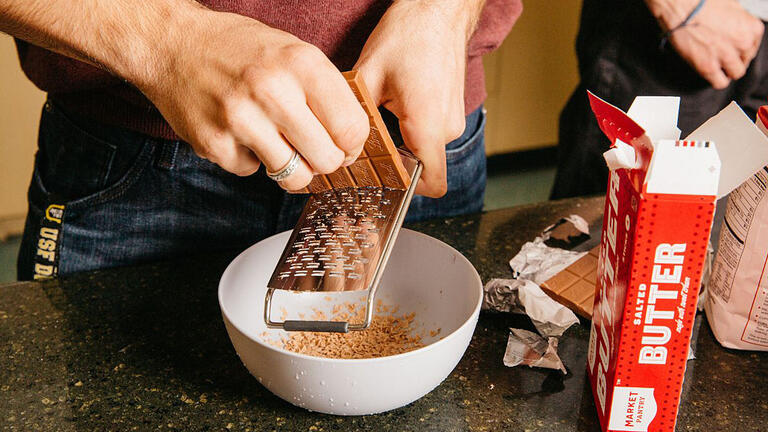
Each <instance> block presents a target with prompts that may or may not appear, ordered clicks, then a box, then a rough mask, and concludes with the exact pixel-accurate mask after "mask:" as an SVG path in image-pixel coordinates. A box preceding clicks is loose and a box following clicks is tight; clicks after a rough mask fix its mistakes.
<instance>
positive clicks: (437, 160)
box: [395, 113, 448, 198]
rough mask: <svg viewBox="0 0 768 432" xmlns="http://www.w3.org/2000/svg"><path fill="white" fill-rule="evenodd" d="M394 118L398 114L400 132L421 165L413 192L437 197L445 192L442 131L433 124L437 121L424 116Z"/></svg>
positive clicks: (446, 189)
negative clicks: (417, 182)
mask: <svg viewBox="0 0 768 432" xmlns="http://www.w3.org/2000/svg"><path fill="white" fill-rule="evenodd" d="M395 114H396V115H397V114H398V113H395ZM398 117H400V132H401V133H402V135H403V141H404V142H405V146H406V147H408V149H410V150H411V151H412V152H413V154H414V155H416V157H417V158H419V159H420V160H421V163H422V164H424V169H423V171H422V172H421V179H420V181H419V185H418V186H417V187H416V193H418V194H420V195H425V196H428V197H431V198H440V197H441V196H443V195H445V193H446V192H447V191H448V180H447V176H446V171H447V168H446V161H445V140H444V138H443V133H442V131H441V130H440V129H439V128H438V127H435V125H439V124H440V123H439V121H438V119H434V120H430V117H429V116H427V115H421V116H419V117H410V116H407V115H404V116H398Z"/></svg>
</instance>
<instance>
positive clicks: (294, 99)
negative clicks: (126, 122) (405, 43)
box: [0, 0, 369, 190]
mask: <svg viewBox="0 0 768 432" xmlns="http://www.w3.org/2000/svg"><path fill="white" fill-rule="evenodd" d="M0 30H2V31H5V32H8V33H10V34H12V35H14V36H17V37H20V38H22V39H25V40H27V41H29V42H31V43H34V44H37V45H40V46H43V47H45V48H48V49H51V50H54V51H57V52H59V53H62V54H65V55H68V56H71V57H74V58H77V59H79V60H82V61H86V62H89V63H91V64H95V65H98V66H101V67H104V68H106V69H108V70H110V71H112V72H113V73H114V74H115V75H118V76H120V77H122V78H124V79H126V80H127V81H129V82H130V83H131V84H134V85H135V86H136V87H138V88H139V90H141V91H142V92H143V93H144V94H145V95H146V96H147V97H148V98H149V99H150V100H151V101H152V102H153V103H154V104H155V106H157V108H158V109H159V110H160V112H161V113H162V114H163V116H164V117H165V119H166V120H167V121H168V122H169V123H170V124H171V126H172V127H173V129H174V130H175V131H176V133H177V134H178V135H179V136H181V137H182V138H183V139H184V140H186V141H188V142H189V143H190V144H191V145H192V147H193V148H194V149H195V151H196V152H197V153H198V154H199V155H201V156H203V157H205V158H208V159H210V160H212V161H213V162H215V163H217V164H219V165H220V166H221V167H222V168H224V169H226V170H227V171H230V172H233V173H235V174H239V175H248V174H252V173H253V172H255V171H256V170H257V169H258V168H259V165H260V163H262V162H263V163H264V164H265V165H266V166H267V169H268V170H270V171H278V170H280V169H281V168H282V167H283V166H285V164H286V163H287V162H288V161H289V160H290V159H291V156H292V154H293V150H294V149H296V150H297V151H298V152H299V153H300V154H301V156H302V158H301V163H300V164H299V167H298V168H297V169H296V171H294V173H293V174H292V175H290V176H289V177H287V178H286V179H285V180H283V181H282V182H281V186H282V187H283V188H285V189H288V190H296V189H301V188H303V187H304V186H306V185H307V184H309V182H310V181H311V179H312V175H313V173H330V172H333V171H335V170H336V169H337V168H338V167H339V166H341V165H342V164H343V163H352V162H354V160H355V159H356V158H357V155H358V154H359V153H360V152H361V151H362V147H363V144H364V142H365V139H366V138H367V137H368V133H369V123H368V117H367V116H366V114H365V112H364V111H363V109H362V107H361V106H360V104H359V103H358V102H357V99H356V98H355V96H354V94H353V93H352V90H351V89H350V88H349V86H348V85H347V83H346V81H345V79H344V77H343V76H342V75H341V73H340V72H339V71H338V70H337V69H336V68H335V67H334V66H333V64H332V63H331V62H330V60H328V58H326V57H325V55H324V54H323V53H322V52H321V51H320V50H319V49H317V48H316V47H314V46H312V45H309V44H307V43H305V42H302V41H301V40H299V39H298V38H296V37H294V36H292V35H290V34H288V33H286V32H283V31H280V30H276V29H273V28H271V27H268V26H266V25H264V24H262V23H260V22H258V21H256V20H253V19H250V18H247V17H244V16H241V15H236V14H230V13H224V12H216V11H212V10H209V9H206V8H204V7H202V6H200V5H199V4H198V3H196V2H195V1H193V0H156V1H152V2H138V3H137V2H132V1H129V0H79V1H77V2H74V3H73V2H71V1H68V0H0Z"/></svg>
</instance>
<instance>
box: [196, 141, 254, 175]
mask: <svg viewBox="0 0 768 432" xmlns="http://www.w3.org/2000/svg"><path fill="white" fill-rule="evenodd" d="M194 147H196V148H198V147H199V146H194ZM205 148H206V150H205V151H203V152H199V151H198V150H197V149H196V150H195V152H196V153H198V155H199V156H200V157H203V158H205V159H208V160H210V161H211V162H213V163H215V164H216V165H218V166H220V167H221V168H222V169H224V170H226V171H228V172H231V173H232V174H235V175H238V176H249V175H251V174H253V173H255V172H256V171H258V169H259V166H260V165H261V161H260V160H259V158H258V157H257V156H256V155H255V154H254V153H253V152H252V151H251V150H250V149H249V148H247V147H244V146H242V145H239V144H237V143H235V140H234V139H232V138H231V137H226V138H218V139H213V140H210V141H209V143H208V144H207V145H206V146H205Z"/></svg>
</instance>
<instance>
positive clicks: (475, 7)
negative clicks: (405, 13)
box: [392, 0, 485, 40]
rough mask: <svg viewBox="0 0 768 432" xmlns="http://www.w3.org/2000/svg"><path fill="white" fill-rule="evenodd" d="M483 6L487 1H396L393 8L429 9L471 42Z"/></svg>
mask: <svg viewBox="0 0 768 432" xmlns="http://www.w3.org/2000/svg"><path fill="white" fill-rule="evenodd" d="M483 5H485V0H395V2H394V3H393V5H392V6H393V7H418V8H429V9H430V10H431V12H433V13H435V14H436V15H437V16H440V17H442V18H443V19H445V20H446V21H447V24H448V25H450V26H451V27H452V28H455V29H456V30H457V31H459V32H463V33H464V34H465V36H466V40H469V38H470V37H471V36H472V33H474V32H475V29H476V28H477V22H478V21H479V20H480V13H481V12H482V11H483Z"/></svg>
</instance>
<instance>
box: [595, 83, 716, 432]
mask: <svg viewBox="0 0 768 432" xmlns="http://www.w3.org/2000/svg"><path fill="white" fill-rule="evenodd" d="M589 98H590V104H591V106H592V110H593V111H594V113H595V116H596V117H597V120H598V122H599V123H600V128H601V129H602V130H603V132H604V133H605V134H606V135H607V136H608V138H609V139H610V140H611V142H612V143H613V145H612V149H611V150H609V151H608V152H606V154H605V158H606V162H607V163H608V165H609V168H610V169H611V172H610V180H609V185H608V191H607V195H606V200H605V214H604V222H603V231H602V239H601V247H600V257H599V263H598V278H597V293H596V295H595V305H594V311H593V316H592V328H591V335H590V340H589V353H588V357H587V359H588V360H587V362H588V364H587V367H588V372H589V376H590V381H591V384H592V391H593V394H594V398H595V405H596V406H597V411H598V415H599V417H600V424H601V425H602V429H603V430H604V431H673V430H674V428H675V419H676V416H677V409H678V403H679V400H680V390H681V386H682V382H683V374H684V372H685V366H686V359H687V357H688V349H689V343H690V337H691V329H692V327H693V319H694V316H695V314H696V302H697V298H698V292H699V286H700V280H701V273H702V268H703V264H704V258H705V255H706V249H707V241H708V240H709V235H710V228H711V225H712V217H713V215H714V211H715V202H716V196H717V192H718V180H719V175H720V159H719V157H718V154H717V150H716V149H715V144H714V143H711V142H707V141H680V140H678V137H679V130H677V128H676V123H677V104H678V103H679V99H677V98H638V99H636V101H635V104H633V106H632V108H631V109H630V110H629V114H626V113H624V112H623V111H621V110H620V109H618V108H616V107H614V106H612V105H610V104H608V103H607V102H605V101H603V100H601V99H599V98H597V97H596V96H594V95H592V94H590V95H589ZM640 125H643V126H642V127H641V126H640ZM665 138H672V139H665Z"/></svg>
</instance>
